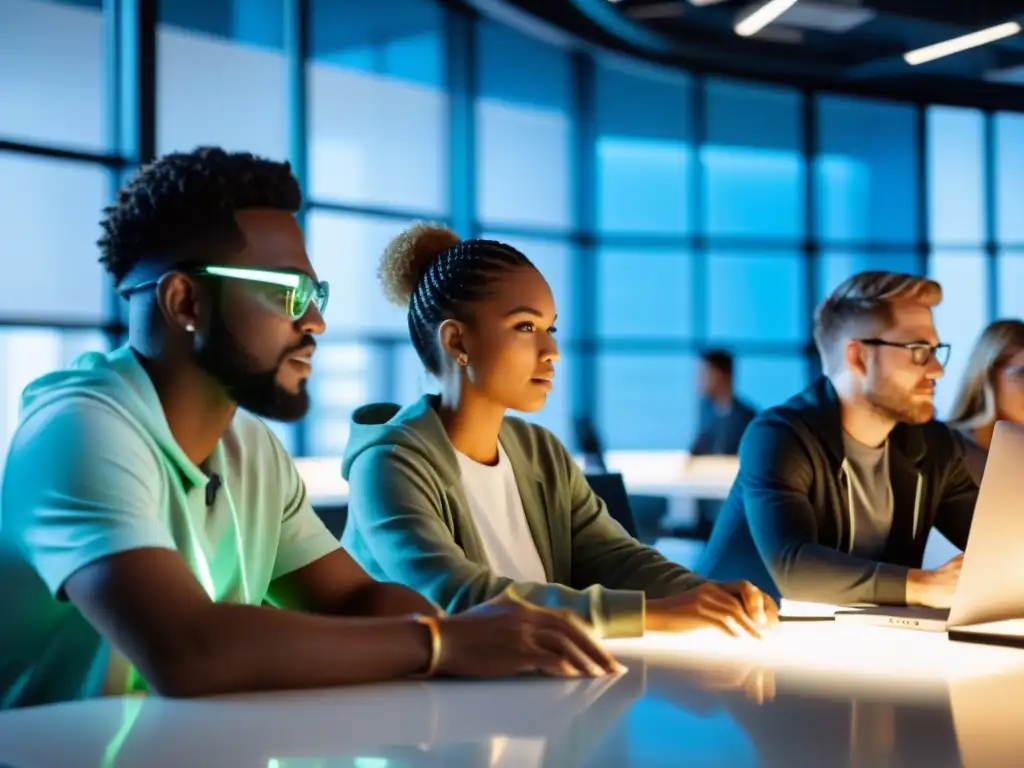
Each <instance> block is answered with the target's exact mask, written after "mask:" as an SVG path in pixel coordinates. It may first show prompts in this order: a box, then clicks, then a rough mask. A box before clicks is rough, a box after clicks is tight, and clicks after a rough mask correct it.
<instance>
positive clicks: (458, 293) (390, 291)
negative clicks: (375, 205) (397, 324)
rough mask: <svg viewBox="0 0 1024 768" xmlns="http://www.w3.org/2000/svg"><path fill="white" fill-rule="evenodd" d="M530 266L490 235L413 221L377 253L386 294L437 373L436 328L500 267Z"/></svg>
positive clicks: (484, 291) (458, 314)
mask: <svg viewBox="0 0 1024 768" xmlns="http://www.w3.org/2000/svg"><path fill="white" fill-rule="evenodd" d="M519 267H533V264H532V263H531V262H530V260H529V259H528V258H526V256H524V255H523V254H522V253H520V252H519V251H517V250H516V249H515V248H513V247H512V246H510V245H506V244H505V243H500V242H498V241H496V240H462V239H460V238H459V236H458V235H456V234H455V233H454V232H452V231H451V230H450V229H446V228H445V227H442V226H438V225H435V224H426V223H420V224H416V225H414V226H412V227H410V228H409V229H407V230H406V231H405V232H403V233H402V234H400V235H399V236H398V237H396V238H395V239H394V240H392V241H391V243H390V244H389V245H388V247H387V248H386V249H385V251H384V256H383V258H382V259H381V263H380V270H379V271H378V276H379V277H380V281H381V285H382V286H383V288H384V293H385V295H386V296H387V297H388V299H389V300H390V301H391V302H392V303H394V304H397V305H399V306H402V307H408V309H409V335H410V337H411V338H412V345H413V348H414V349H415V350H416V354H418V355H419V357H420V360H421V361H422V362H423V365H424V366H425V367H426V369H427V370H428V371H429V372H430V373H432V374H434V375H435V376H438V375H440V374H441V367H442V362H443V356H442V352H441V348H440V345H439V344H438V343H437V329H438V328H440V326H441V324H442V323H443V322H444V321H445V320H456V319H460V320H464V319H465V318H466V317H467V316H468V315H469V308H468V305H469V304H472V303H473V302H477V301H480V300H481V299H485V298H487V296H489V295H490V292H491V285H492V283H494V282H495V281H496V280H498V279H499V278H500V277H501V273H502V272H504V271H506V270H509V269H516V268H519Z"/></svg>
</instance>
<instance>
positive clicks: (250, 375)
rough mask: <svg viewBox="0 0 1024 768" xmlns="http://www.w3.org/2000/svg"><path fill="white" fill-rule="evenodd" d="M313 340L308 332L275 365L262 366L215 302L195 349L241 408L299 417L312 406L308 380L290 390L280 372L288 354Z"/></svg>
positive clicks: (199, 359) (260, 413) (277, 418)
mask: <svg viewBox="0 0 1024 768" xmlns="http://www.w3.org/2000/svg"><path fill="white" fill-rule="evenodd" d="M314 344H315V342H314V341H313V339H312V337H310V336H306V337H305V338H304V339H303V340H302V342H301V343H300V344H299V345H298V346H296V347H294V348H292V349H288V350H286V351H285V352H284V354H282V355H281V358H280V359H279V360H278V363H277V365H275V366H274V367H273V368H270V369H266V368H261V367H260V364H259V361H257V360H255V359H254V358H253V357H252V355H250V354H249V353H248V352H246V351H245V348H244V347H243V346H242V344H241V343H240V342H239V341H238V339H236V338H235V336H234V335H233V334H232V333H231V331H230V330H228V328H227V326H226V325H225V323H224V319H223V318H222V317H221V313H220V308H219V307H216V306H215V307H214V311H213V313H212V317H211V319H210V331H209V334H208V336H207V337H206V340H205V342H204V343H203V344H202V346H200V347H199V349H198V350H197V351H196V362H197V363H198V364H199V367H200V368H202V369H203V370H204V371H206V373H208V374H209V375H210V376H212V377H213V378H214V379H215V380H216V381H217V383H219V384H220V385H221V386H222V387H224V389H225V390H226V391H227V393H228V396H229V397H230V398H231V399H232V400H234V401H235V402H236V403H238V406H239V407H240V408H244V409H245V410H247V411H249V412H250V413H254V414H256V415H257V416H263V417H265V418H268V419H274V420H275V421H298V420H299V419H301V418H302V417H303V416H305V415H306V412H307V411H308V410H309V393H308V392H307V391H306V383H305V382H302V384H301V385H300V388H299V391H298V392H288V391H287V390H285V389H284V388H283V387H282V386H281V385H280V384H278V383H277V372H278V369H279V368H280V365H281V362H283V361H284V360H285V359H286V358H287V357H288V356H289V355H292V354H294V353H295V352H297V351H298V350H300V349H306V348H309V347H311V346H313V345H314Z"/></svg>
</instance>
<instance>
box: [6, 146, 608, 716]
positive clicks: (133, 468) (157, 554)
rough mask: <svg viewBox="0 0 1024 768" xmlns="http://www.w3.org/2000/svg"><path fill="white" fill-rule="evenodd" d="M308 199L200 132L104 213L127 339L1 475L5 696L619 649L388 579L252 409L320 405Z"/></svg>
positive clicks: (590, 660) (91, 363)
mask: <svg viewBox="0 0 1024 768" xmlns="http://www.w3.org/2000/svg"><path fill="white" fill-rule="evenodd" d="M300 205H301V197H300V192H299V188H298V184H297V183H296V180H295V178H294V176H293V175H292V173H291V170H290V168H289V167H288V165H287V164H286V163H277V162H271V161H268V160H264V159H260V158H257V157H254V156H252V155H250V154H245V153H227V152H224V151H223V150H219V149H210V148H204V149H197V150H195V151H194V152H191V153H187V154H173V155H169V156H167V157H164V158H162V159H160V160H158V161H157V162H155V163H153V164H152V165H150V166H148V167H146V168H144V169H143V170H142V171H141V172H140V173H139V174H138V175H137V176H135V178H133V179H132V180H131V181H130V182H129V183H128V185H127V186H126V187H125V188H124V189H123V190H122V191H121V192H120V194H119V195H118V200H117V203H116V204H115V205H113V206H111V207H110V208H108V209H107V210H106V212H105V214H106V215H105V218H104V220H103V230H104V234H103V237H102V239H101V240H100V243H99V244H100V248H101V250H102V254H103V255H102V258H101V260H102V262H103V263H104V265H105V267H106V269H107V271H108V272H109V273H110V274H111V276H112V277H113V279H114V282H115V284H116V285H117V287H118V290H119V291H120V293H121V294H122V295H123V296H124V297H125V298H126V300H127V302H128V307H129V309H128V313H129V337H128V343H127V345H126V346H124V347H123V348H121V349H118V350H116V351H114V352H111V353H109V354H98V353H94V354H89V355H85V356H83V357H82V358H80V359H79V360H77V361H76V362H75V364H74V365H73V367H72V368H71V369H69V370H65V371H58V372H56V373H52V374H49V375H47V376H43V377H42V378H40V379H38V380H36V381H35V382H33V383H32V384H30V385H29V386H28V387H27V389H26V390H25V392H24V394H23V398H22V412H21V422H20V424H19V427H18V430H17V432H16V434H15V436H14V440H13V442H12V445H11V450H10V454H9V456H8V459H7V464H6V467H5V471H4V475H3V488H2V495H0V605H2V606H3V609H2V610H0V637H2V638H3V643H2V645H0V707H9V706H20V705H30V704H38V703H45V702H51V701H58V700H66V699H74V698H82V697H89V696H96V695H101V694H120V693H126V692H130V691H138V690H150V691H155V692H158V693H161V694H165V695H171V696H198V695H206V694H215V693H227V692H237V691H246V690H257V689H271V688H299V687H312V686H327V685H340V684H346V683H357V682H371V681H375V680H386V679H394V678H400V677H407V676H412V675H417V674H420V675H424V674H425V675H428V676H429V675H432V674H435V673H440V674H449V675H463V676H497V675H508V674H515V673H518V672H521V671H525V670H538V669H539V670H543V671H548V672H553V673H561V674H597V673H601V672H607V671H610V670H612V669H614V668H615V662H614V661H612V660H611V659H610V658H609V657H608V656H607V655H606V654H605V653H604V651H602V650H601V649H600V648H599V647H597V646H596V645H594V643H593V641H592V640H591V639H590V638H589V637H588V636H587V635H586V634H585V633H584V632H583V631H582V630H581V629H580V628H579V627H578V626H577V625H575V624H573V623H571V622H570V621H569V620H567V619H564V618H562V617H560V616H557V615H554V614H550V613H544V612H540V611H529V610H524V609H522V608H509V607H501V606H489V607H488V608H487V609H486V610H482V611H478V612H476V613H468V614H463V615H462V616H458V617H446V616H443V615H441V612H440V611H439V610H438V609H437V608H436V607H435V606H434V605H433V604H431V603H430V602H428V601H426V600H425V599H423V598H422V597H420V596H419V595H417V594H416V593H415V592H413V591H411V590H408V589H405V588H404V587H400V586H397V585H393V584H384V583H378V582H375V581H373V580H372V579H371V578H370V577H369V576H368V575H367V574H366V573H365V572H364V571H363V570H362V569H361V568H360V567H359V566H358V565H357V564H356V563H355V562H354V561H353V560H352V558H350V557H349V556H348V554H347V553H346V552H345V551H344V550H342V549H341V548H340V547H339V545H338V542H337V541H336V540H335V539H334V537H333V536H332V535H331V534H330V533H329V532H328V530H327V529H326V527H325V526H324V525H323V524H322V523H321V522H320V520H319V519H318V518H317V516H316V514H315V513H314V511H313V509H312V508H311V507H310V504H309V500H308V499H307V497H306V491H305V488H304V487H303V484H302V481H301V479H300V478H299V476H298V473H297V472H296V469H295V466H294V464H293V463H292V461H291V459H290V458H289V456H288V455H287V453H286V452H285V451H284V449H283V448H282V447H281V445H280V443H279V442H278V441H277V440H276V439H275V437H274V436H273V433H272V432H271V431H270V430H269V428H268V427H267V426H266V425H265V424H264V423H263V421H261V420H260V419H258V418H255V417H254V416H253V415H251V414H255V415H256V416H262V417H265V418H270V419H279V420H284V421H294V420H298V419H301V418H302V417H303V416H304V415H305V413H306V411H307V409H308V407H309V396H308V394H307V391H306V383H307V380H308V378H309V376H310V373H311V370H312V359H313V353H314V350H315V348H316V340H315V337H316V336H318V335H319V334H321V333H322V332H323V331H324V328H325V324H324V317H323V313H324V311H325V310H326V308H327V299H328V288H327V284H326V283H324V282H321V281H319V280H318V279H317V277H316V274H315V272H314V270H313V267H312V265H311V264H310V261H309V258H308V256H307V255H306V250H305V246H304V243H303V237H302V232H301V230H300V229H299V226H298V224H297V222H296V220H295V217H294V213H295V212H296V211H297V210H298V209H299V207H300Z"/></svg>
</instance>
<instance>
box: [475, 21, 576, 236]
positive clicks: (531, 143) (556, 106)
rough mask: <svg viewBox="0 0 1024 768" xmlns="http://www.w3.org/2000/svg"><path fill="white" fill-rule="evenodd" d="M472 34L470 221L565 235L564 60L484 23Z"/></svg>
mask: <svg viewBox="0 0 1024 768" xmlns="http://www.w3.org/2000/svg"><path fill="white" fill-rule="evenodd" d="M476 34H477V39H476V50H477V56H478V59H477V89H478V91H477V101H476V132H477V138H476V143H477V152H476V160H477V167H476V178H477V205H476V209H477V216H478V218H479V219H480V221H482V222H483V223H484V224H485V225H489V226H500V225H502V224H505V225H515V226H529V227H539V228H549V229H568V228H569V226H570V224H571V221H570V219H571V210H570V209H571V200H570V198H571V195H572V193H571V189H572V187H571V176H570V162H571V142H572V120H571V118H570V110H571V102H572V84H571V73H570V69H569V57H568V55H567V54H566V53H565V52H564V51H563V50H561V49H560V48H558V47H556V46H553V45H550V44H546V43H544V42H541V41H540V40H536V39H534V38H531V37H529V36H527V35H525V34H524V33H522V32H519V31H516V30H513V29H511V28H508V27H505V26H503V25H500V24H497V23H492V22H489V21H482V22H480V23H479V24H478V25H477V33H476ZM513 63H514V65H513Z"/></svg>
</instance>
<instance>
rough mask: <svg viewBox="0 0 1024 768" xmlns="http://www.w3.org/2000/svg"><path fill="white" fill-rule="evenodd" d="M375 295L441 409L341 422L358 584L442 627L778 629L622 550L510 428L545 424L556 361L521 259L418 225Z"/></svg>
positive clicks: (392, 409)
mask: <svg viewBox="0 0 1024 768" xmlns="http://www.w3.org/2000/svg"><path fill="white" fill-rule="evenodd" d="M380 278H381V282H382V284H383V288H384V291H385V293H386V294H387V296H388V298H389V299H391V300H392V301H394V302H395V303H397V304H399V305H401V306H405V307H407V308H408V320H409V334H410V336H411V338H412V343H413V346H414V348H415V349H416V352H417V354H418V355H419V357H420V360H421V361H422V362H423V364H424V366H425V367H426V369H427V371H428V372H429V373H430V374H431V375H433V376H434V377H435V378H436V379H437V381H438V382H439V384H440V389H441V393H440V395H437V396H434V395H428V396H425V397H423V398H421V399H420V400H419V401H417V402H415V403H412V404H411V405H408V406H407V407H405V408H401V409H400V408H399V407H398V406H395V405H390V404H375V405H368V406H365V407H363V408H360V409H359V410H357V411H356V413H355V414H354V415H353V423H352V431H351V437H350V440H349V444H348V447H347V449H346V452H345V458H344V461H343V466H342V473H343V475H344V476H345V478H346V479H347V480H348V482H349V520H348V525H347V527H346V530H345V534H344V538H343V543H344V544H345V546H346V548H347V549H348V550H349V552H351V553H352V554H353V555H354V556H355V557H356V558H357V559H358V560H359V561H360V562H361V564H362V565H363V566H364V567H365V568H366V569H367V570H368V571H369V572H370V573H371V574H373V575H374V576H376V577H378V578H381V579H387V580H389V581H395V582H399V583H402V584H405V585H406V586H409V587H411V588H413V589H415V590H418V591H419V592H421V593H422V594H423V595H425V596H426V597H429V598H430V599H432V600H434V601H436V602H438V603H439V604H441V605H442V606H443V607H445V608H446V609H447V610H449V611H453V612H457V611H463V610H466V609H468V608H471V607H473V606H475V605H478V604H480V603H484V602H487V601H492V600H498V601H501V600H507V599H514V600H518V601H521V602H526V603H530V604H533V605H537V606H541V607H547V608H553V609H558V610H567V611H569V612H571V613H573V614H575V615H576V616H577V617H579V618H580V619H581V620H582V621H584V622H585V623H586V624H588V625H589V626H590V627H591V628H592V629H593V630H594V631H595V632H596V633H597V634H599V635H603V636H606V637H616V636H619V637H621V636H636V635H641V634H643V632H644V631H645V630H660V631H683V630H687V629H692V628H698V627H705V626H712V627H718V628H719V629H722V630H724V631H727V632H730V633H732V634H742V635H753V636H760V635H761V634H763V633H764V632H765V631H766V630H768V629H769V628H770V627H771V626H773V625H774V623H775V621H776V617H777V609H776V606H775V604H774V602H773V601H772V600H771V598H769V597H767V596H766V595H764V594H763V593H761V592H760V591H758V590H757V589H756V588H754V587H753V586H752V585H750V584H747V583H745V582H736V583H731V584H721V585H720V584H715V583H712V582H707V581H704V580H703V579H702V578H700V577H698V576H697V575H695V574H693V573H691V572H690V571H688V570H686V569H685V568H682V567H680V566H678V565H676V564H674V563H672V562H670V561H669V560H667V559H665V558H664V557H663V556H662V555H661V554H659V553H658V552H657V551H655V550H654V549H651V548H649V547H646V546H644V545H642V544H640V543H639V542H637V541H636V540H634V539H632V538H631V537H630V536H629V535H627V534H626V532H625V531H624V530H623V529H622V528H621V526H619V525H618V523H616V522H615V521H614V520H613V519H612V518H611V516H610V515H609V514H608V511H607V509H606V508H605V505H604V502H602V501H601V499H600V498H599V497H598V496H597V495H596V494H595V493H594V492H593V491H592V490H591V489H590V486H589V484H588V483H587V480H586V478H585V477H584V476H583V474H582V472H581V471H580V470H579V468H578V467H577V465H576V463H575V462H574V461H573V458H572V456H570V454H569V452H568V451H567V450H566V449H565V447H564V446H563V445H562V443H561V442H559V441H558V439H557V438H556V437H555V436H554V435H552V434H551V433H550V432H548V431H547V430H545V429H543V428H541V427H539V426H536V425H533V424H529V423H527V422H525V421H522V420H520V419H516V418H511V417H508V416H506V411H508V410H515V411H523V412H535V411H538V410H540V409H541V408H542V407H543V406H544V403H545V400H546V399H547V396H548V393H549V392H550V390H551V388H552V386H553V384H554V381H553V378H554V375H555V366H556V363H557V361H558V344H557V342H556V341H555V338H556V337H555V331H556V329H555V321H556V310H555V302H554V298H553V297H552V294H551V289H550V288H549V287H548V284H547V282H546V281H545V280H544V277H543V276H542V275H541V274H540V272H539V271H538V270H537V269H536V268H535V267H534V266H533V264H532V263H531V262H530V260H529V259H528V258H527V257H526V256H525V255H524V254H522V253H520V252H519V251H518V250H516V249H515V248H513V247H511V246H509V245H506V244H504V243H500V242H496V241H492V240H465V241H463V240H460V239H459V237H458V236H457V235H455V234H454V233H453V232H451V231H449V230H447V229H444V228H441V227H437V226H432V225H429V224H419V225H416V226H414V227H412V228H411V229H409V230H408V231H406V232H404V233H402V234H401V235H399V236H398V237H397V238H396V239H395V240H394V241H393V242H392V243H391V244H390V246H389V247H388V248H387V250H386V251H385V253H384V256H383V260H382V262H381V267H380Z"/></svg>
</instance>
